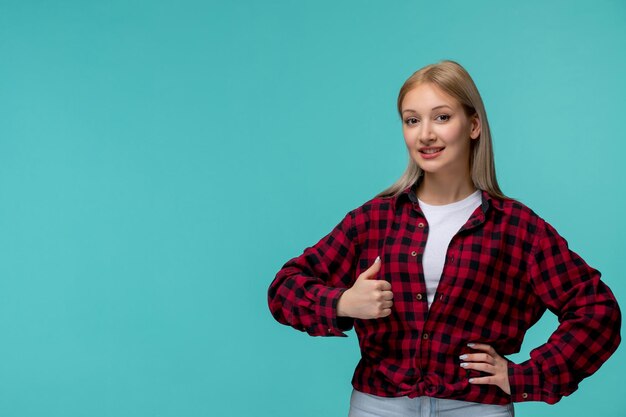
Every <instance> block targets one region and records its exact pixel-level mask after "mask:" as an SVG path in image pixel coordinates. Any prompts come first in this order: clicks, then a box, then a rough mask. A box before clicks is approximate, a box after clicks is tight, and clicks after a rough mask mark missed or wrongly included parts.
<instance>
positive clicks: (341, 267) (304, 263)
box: [268, 212, 357, 337]
mask: <svg viewBox="0 0 626 417" xmlns="http://www.w3.org/2000/svg"><path fill="white" fill-rule="evenodd" d="M353 216H354V214H353V212H350V213H348V214H347V215H346V216H345V217H344V219H343V220H342V221H341V222H340V223H339V224H338V225H337V226H335V228H334V229H333V230H332V231H331V232H330V233H329V234H328V235H326V236H324V237H323V238H322V239H321V240H320V241H319V242H318V243H316V244H315V245H314V246H312V247H308V248H306V249H305V250H304V252H303V253H302V254H301V255H300V256H298V257H295V258H293V259H291V260H289V261H287V263H286V264H285V265H283V267H282V268H281V269H280V271H278V273H277V274H276V278H275V279H274V281H273V282H272V283H271V285H270V287H269V291H268V302H269V308H270V311H271V312H272V315H273V316H274V318H275V319H276V320H277V321H278V322H280V323H282V324H286V325H289V326H292V327H294V328H296V329H298V330H301V331H305V332H307V333H309V334H310V335H312V336H344V337H345V336H346V335H345V333H344V331H347V330H350V329H351V328H352V327H353V325H354V320H353V319H352V318H348V317H337V302H338V301H339V298H340V297H341V295H342V294H343V292H344V291H345V290H346V289H347V288H348V286H349V285H351V283H352V282H353V281H354V277H353V275H354V271H355V267H354V264H355V259H356V252H357V245H356V243H355V229H354V218H353Z"/></svg>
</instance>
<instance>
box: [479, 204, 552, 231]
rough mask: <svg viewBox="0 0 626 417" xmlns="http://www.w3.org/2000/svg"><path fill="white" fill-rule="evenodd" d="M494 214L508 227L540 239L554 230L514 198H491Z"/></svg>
mask: <svg viewBox="0 0 626 417" xmlns="http://www.w3.org/2000/svg"><path fill="white" fill-rule="evenodd" d="M489 199H490V204H491V205H492V206H493V208H494V210H493V212H494V213H496V216H497V217H498V218H499V219H500V221H504V222H506V223H507V224H508V225H510V226H512V227H515V228H517V229H522V230H523V231H525V232H527V233H529V234H530V235H532V236H534V237H536V238H540V237H542V236H543V235H544V234H545V233H546V232H547V231H549V230H553V228H552V226H550V224H549V223H548V222H547V221H546V220H545V219H544V218H543V217H541V216H540V215H539V214H537V213H536V212H535V211H534V210H533V209H531V208H530V207H529V206H527V205H526V204H524V203H522V202H521V201H519V200H516V199H514V198H498V197H489Z"/></svg>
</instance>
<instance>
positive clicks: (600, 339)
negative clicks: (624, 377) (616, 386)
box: [508, 223, 621, 404]
mask: <svg viewBox="0 0 626 417" xmlns="http://www.w3.org/2000/svg"><path fill="white" fill-rule="evenodd" d="M529 274H530V279H531V284H532V286H533V288H534V290H535V293H536V295H537V296H538V297H539V299H540V300H541V301H542V302H543V303H544V304H545V306H546V307H547V308H548V309H549V310H550V311H552V312H553V313H554V314H556V315H557V317H558V320H559V326H558V327H557V329H556V331H555V332H554V333H553V334H552V335H551V336H550V338H549V340H548V342H547V343H545V344H543V345H542V346H539V347H538V348H536V349H534V350H532V351H531V353H530V359H529V360H527V361H525V362H523V363H521V364H514V363H512V362H509V369H508V371H509V382H510V385H511V399H512V400H513V401H544V402H547V403H549V404H554V403H556V402H557V401H559V400H560V399H561V398H562V397H563V396H565V395H569V394H571V393H572V392H574V391H575V390H576V389H577V388H578V384H579V383H580V381H581V380H582V379H583V378H585V377H587V376H589V375H591V374H593V373H594V372H595V371H596V370H598V368H600V366H601V365H602V364H603V363H604V362H605V361H606V360H607V359H608V358H609V357H610V356H611V355H612V354H613V352H614V351H615V350H616V349H617V346H618V345H619V343H620V340H621V336H620V328H621V312H620V309H619V306H618V304H617V301H616V299H615V296H614V295H613V293H612V292H611V290H610V289H609V287H608V286H607V285H606V284H604V282H602V281H601V279H600V272H598V271H597V270H595V269H593V268H591V267H590V266H589V265H587V264H586V263H585V261H584V260H582V259H581V258H580V256H578V255H577V254H576V253H574V252H572V251H571V250H569V248H568V245H567V242H566V240H565V239H563V238H562V237H561V236H559V234H558V233H557V232H556V230H554V228H553V227H552V226H550V225H549V224H547V223H545V233H544V234H543V235H542V236H541V237H540V238H539V240H538V243H537V245H536V247H535V249H534V252H533V253H532V254H531V263H530V265H529Z"/></svg>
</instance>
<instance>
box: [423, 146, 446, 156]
mask: <svg viewBox="0 0 626 417" xmlns="http://www.w3.org/2000/svg"><path fill="white" fill-rule="evenodd" d="M444 149H445V146H440V147H434V146H428V147H424V148H420V149H419V153H420V154H421V155H422V158H424V159H433V158H436V157H438V156H439V155H440V154H441V151H443V150H444Z"/></svg>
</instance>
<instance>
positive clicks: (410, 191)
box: [395, 179, 504, 213]
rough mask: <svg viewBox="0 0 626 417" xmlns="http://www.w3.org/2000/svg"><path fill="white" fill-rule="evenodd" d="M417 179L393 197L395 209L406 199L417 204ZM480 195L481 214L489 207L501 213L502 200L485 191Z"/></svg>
mask: <svg viewBox="0 0 626 417" xmlns="http://www.w3.org/2000/svg"><path fill="white" fill-rule="evenodd" d="M419 181H420V180H419V179H418V180H417V181H416V182H414V183H413V185H410V186H408V187H406V188H405V189H404V190H402V192H401V193H400V194H398V195H397V196H396V197H395V207H396V208H398V206H399V205H400V204H402V202H403V201H405V200H406V199H408V200H409V201H410V202H411V203H413V204H417V203H418V201H417V194H416V193H415V190H416V189H417V184H418V183H419ZM481 192H482V195H481V199H482V203H481V208H482V211H483V213H486V212H487V210H488V209H489V207H493V208H494V209H496V210H499V211H502V210H503V209H504V208H503V206H502V200H501V199H499V198H495V197H492V196H491V195H489V193H488V192H487V191H485V190H481Z"/></svg>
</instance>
